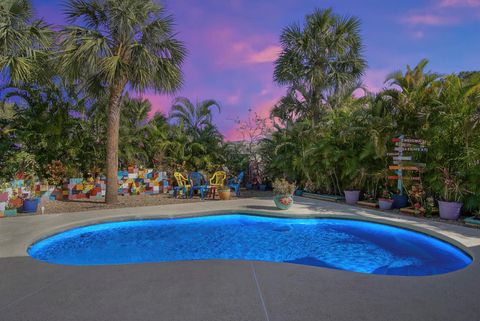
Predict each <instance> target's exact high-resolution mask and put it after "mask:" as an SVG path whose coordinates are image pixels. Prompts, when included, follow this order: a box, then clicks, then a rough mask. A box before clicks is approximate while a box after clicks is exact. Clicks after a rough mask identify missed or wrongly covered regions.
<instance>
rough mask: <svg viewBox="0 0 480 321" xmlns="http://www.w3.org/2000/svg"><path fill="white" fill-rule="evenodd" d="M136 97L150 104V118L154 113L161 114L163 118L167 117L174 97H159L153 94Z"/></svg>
mask: <svg viewBox="0 0 480 321" xmlns="http://www.w3.org/2000/svg"><path fill="white" fill-rule="evenodd" d="M138 97H140V98H143V99H147V100H149V101H150V103H151V104H152V110H151V112H150V115H149V116H150V117H151V116H153V115H154V114H155V113H156V112H161V113H163V114H164V115H165V116H168V113H169V112H170V108H171V107H172V101H173V99H174V97H172V96H167V95H159V94H155V93H148V92H147V93H144V94H142V95H138Z"/></svg>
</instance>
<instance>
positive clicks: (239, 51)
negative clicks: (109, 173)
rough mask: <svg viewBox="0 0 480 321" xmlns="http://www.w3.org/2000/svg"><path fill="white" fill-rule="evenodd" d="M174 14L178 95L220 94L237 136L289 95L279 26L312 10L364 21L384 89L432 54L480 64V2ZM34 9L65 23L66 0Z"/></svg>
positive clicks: (237, 1)
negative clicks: (181, 50) (242, 121)
mask: <svg viewBox="0 0 480 321" xmlns="http://www.w3.org/2000/svg"><path fill="white" fill-rule="evenodd" d="M161 3H162V4H164V5H165V6H166V8H167V12H168V13H169V14H172V15H173V16H174V17H175V21H176V25H177V26H176V29H177V30H178V38H179V39H181V40H182V41H184V42H185V43H186V45H187V48H188V50H189V54H188V58H187V61H186V63H185V65H184V66H183V71H184V74H185V79H184V83H185V85H184V87H183V88H182V90H180V91H179V92H178V93H177V94H176V96H186V97H188V98H190V99H191V100H196V99H198V100H202V99H206V98H213V99H217V100H218V101H220V102H221V103H222V107H223V109H222V112H221V113H220V114H216V115H215V121H216V123H217V125H218V126H219V128H220V130H221V131H222V133H223V134H224V135H225V136H226V138H227V139H235V138H237V137H238V134H237V133H236V132H235V131H234V130H233V129H234V127H235V124H234V121H233V119H235V118H237V117H239V118H245V117H246V116H247V115H248V109H249V108H251V109H252V110H253V111H256V112H258V113H259V114H260V115H262V116H267V115H268V112H269V110H270V108H271V107H272V106H273V105H274V104H275V103H276V101H277V100H278V99H279V97H281V96H282V94H283V93H284V89H283V88H280V87H278V86H276V85H275V84H274V83H273V80H272V71H273V61H274V60H275V59H276V57H277V55H278V53H279V51H280V47H279V42H278V39H279V36H280V33H281V31H282V28H283V27H285V26H288V25H290V24H292V23H301V22H303V21H304V17H305V15H306V14H308V13H310V12H312V11H313V9H314V8H328V7H332V8H333V9H334V11H335V12H336V13H338V14H341V15H353V16H357V17H358V18H360V19H361V22H362V36H363V40H364V46H365V56H366V58H367V61H368V69H367V71H366V74H365V77H364V82H365V84H366V85H367V86H368V88H369V89H370V90H372V91H375V90H378V89H380V88H381V87H382V85H383V82H384V80H385V76H386V75H387V74H389V73H390V72H391V71H394V70H398V69H403V68H404V67H405V65H407V64H410V65H415V64H416V63H417V62H418V61H419V60H420V59H422V58H428V59H429V60H430V65H429V68H428V69H431V70H435V71H437V72H442V73H450V72H457V71H462V70H480V54H479V52H480V0H424V1H422V0H404V1H385V0H364V1H358V0H342V1H338V0H337V1H326V0H325V1H321V0H317V1H310V0H304V1H302V0H276V1H262V0H202V1H198V0H197V1H194V0H176V1H174V0H165V1H161ZM33 4H34V7H35V9H36V12H37V15H38V16H40V17H44V18H45V19H46V20H47V21H48V22H50V23H52V24H62V23H63V14H62V11H63V8H62V5H61V4H62V0H33ZM144 97H145V98H148V99H150V101H151V102H152V105H153V109H154V110H155V111H162V112H164V113H166V114H167V113H168V111H169V110H170V105H171V100H172V98H173V97H169V96H159V95H154V94H153V93H146V94H145V95H144Z"/></svg>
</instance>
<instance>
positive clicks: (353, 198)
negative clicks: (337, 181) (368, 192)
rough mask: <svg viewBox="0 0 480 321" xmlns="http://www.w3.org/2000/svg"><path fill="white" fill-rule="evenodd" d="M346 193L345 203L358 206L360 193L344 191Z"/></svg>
mask: <svg viewBox="0 0 480 321" xmlns="http://www.w3.org/2000/svg"><path fill="white" fill-rule="evenodd" d="M343 192H344V193H345V202H346V203H347V204H350V205H355V204H357V202H358V200H359V199H360V191H343Z"/></svg>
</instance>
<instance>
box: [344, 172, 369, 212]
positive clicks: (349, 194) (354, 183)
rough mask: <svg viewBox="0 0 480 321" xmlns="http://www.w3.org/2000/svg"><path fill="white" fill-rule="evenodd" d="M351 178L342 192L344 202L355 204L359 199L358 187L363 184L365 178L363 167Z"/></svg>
mask: <svg viewBox="0 0 480 321" xmlns="http://www.w3.org/2000/svg"><path fill="white" fill-rule="evenodd" d="M356 173H357V174H355V175H354V176H353V178H351V183H350V185H349V187H348V188H346V189H345V190H344V191H343V193H344V194H345V202H346V203H347V204H350V205H354V204H357V202H358V200H359V199H360V189H361V188H362V186H363V182H364V180H365V176H366V174H365V172H364V170H363V169H359V170H358V171H357V172H356Z"/></svg>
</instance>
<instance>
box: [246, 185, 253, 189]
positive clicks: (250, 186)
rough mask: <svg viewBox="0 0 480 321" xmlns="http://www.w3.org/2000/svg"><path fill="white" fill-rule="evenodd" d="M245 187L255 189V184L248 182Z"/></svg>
mask: <svg viewBox="0 0 480 321" xmlns="http://www.w3.org/2000/svg"><path fill="white" fill-rule="evenodd" d="M245 187H246V188H247V189H248V190H252V189H253V184H252V183H247V184H245Z"/></svg>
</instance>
